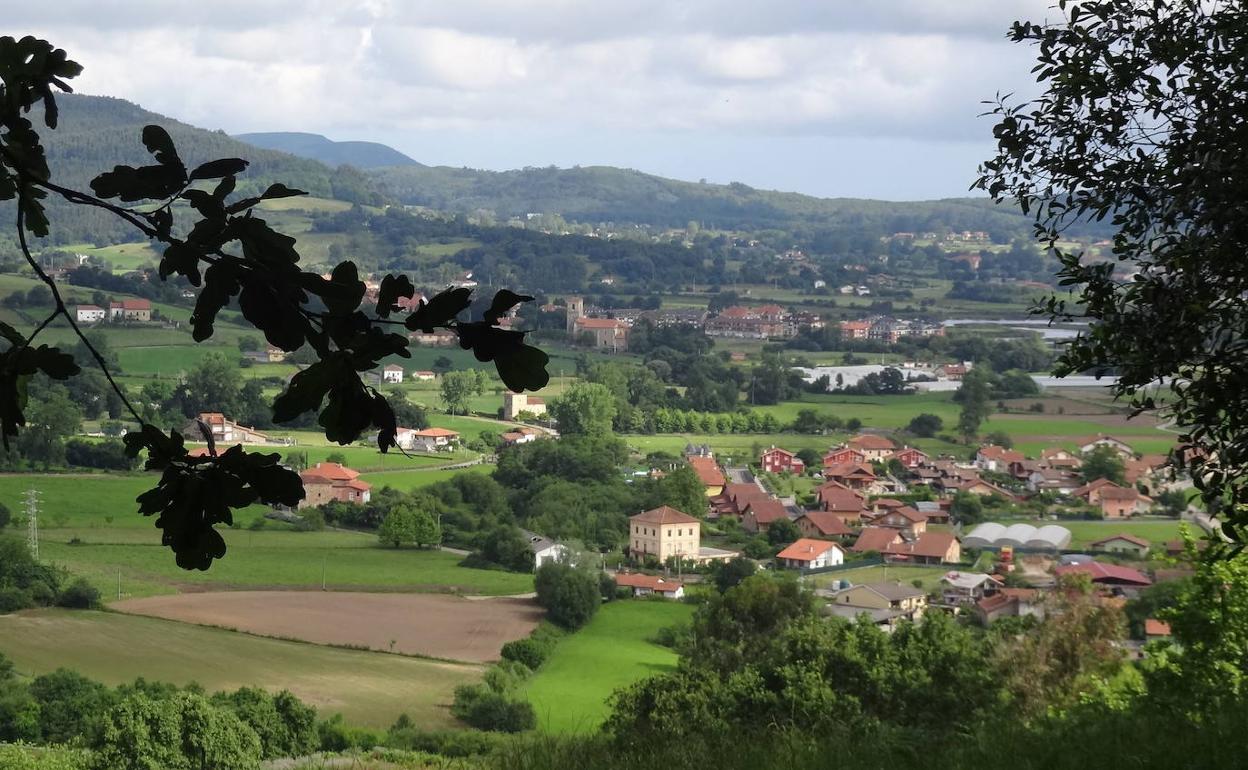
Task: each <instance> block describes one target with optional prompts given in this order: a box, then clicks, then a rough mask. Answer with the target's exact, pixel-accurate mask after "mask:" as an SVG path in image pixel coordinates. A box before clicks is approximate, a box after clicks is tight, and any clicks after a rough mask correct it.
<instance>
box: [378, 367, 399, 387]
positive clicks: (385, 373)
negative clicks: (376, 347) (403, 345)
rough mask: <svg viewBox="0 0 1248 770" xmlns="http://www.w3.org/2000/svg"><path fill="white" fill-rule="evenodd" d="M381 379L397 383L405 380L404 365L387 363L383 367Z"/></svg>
mask: <svg viewBox="0 0 1248 770" xmlns="http://www.w3.org/2000/svg"><path fill="white" fill-rule="evenodd" d="M381 381H382V382H386V383H395V384H397V383H400V382H403V367H401V366H399V365H398V364H386V365H385V366H384V367H382V369H381Z"/></svg>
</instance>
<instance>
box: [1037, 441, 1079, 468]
mask: <svg viewBox="0 0 1248 770" xmlns="http://www.w3.org/2000/svg"><path fill="white" fill-rule="evenodd" d="M1040 462H1041V463H1043V464H1044V465H1046V466H1048V467H1050V468H1062V469H1065V470H1077V469H1078V468H1079V466H1080V465H1083V457H1082V456H1080V455H1079V454H1077V453H1075V452H1071V451H1070V450H1069V449H1065V448H1063V447H1060V446H1055V447H1049V448H1047V449H1042V450H1040Z"/></svg>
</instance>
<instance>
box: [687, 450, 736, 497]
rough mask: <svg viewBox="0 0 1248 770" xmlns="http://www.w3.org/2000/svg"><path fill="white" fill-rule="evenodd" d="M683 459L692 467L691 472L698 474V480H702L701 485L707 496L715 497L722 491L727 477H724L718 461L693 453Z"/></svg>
mask: <svg viewBox="0 0 1248 770" xmlns="http://www.w3.org/2000/svg"><path fill="white" fill-rule="evenodd" d="M685 461H686V462H688V463H689V467H690V468H693V472H694V473H696V474H698V480H699V481H701V482H702V486H704V487H706V496H707V497H715V496H716V495H719V494H722V493H723V491H724V484H725V483H726V482H727V479H725V478H724V472H723V470H721V469H720V467H719V463H717V462H715V458H714V457H702V456H699V455H694V456H692V457H686V458H685Z"/></svg>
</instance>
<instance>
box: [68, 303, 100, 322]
mask: <svg viewBox="0 0 1248 770" xmlns="http://www.w3.org/2000/svg"><path fill="white" fill-rule="evenodd" d="M75 310H76V312H75V315H76V316H77V320H78V323H80V324H94V323H99V322H100V321H103V320H104V318H105V317H106V316H107V315H108V311H107V310H105V309H104V308H102V307H99V306H98V305H79V306H78V307H77V308H76V309H75Z"/></svg>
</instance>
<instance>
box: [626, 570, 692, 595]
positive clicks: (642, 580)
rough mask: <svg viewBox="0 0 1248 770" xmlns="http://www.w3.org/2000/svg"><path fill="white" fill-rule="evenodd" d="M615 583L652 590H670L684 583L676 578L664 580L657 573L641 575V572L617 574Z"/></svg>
mask: <svg viewBox="0 0 1248 770" xmlns="http://www.w3.org/2000/svg"><path fill="white" fill-rule="evenodd" d="M615 584H616V585H617V586H624V587H626V588H649V589H650V590H651V591H663V592H670V591H675V590H676V589H678V588H680V587H681V586H682V585H683V584H682V583H678V582H676V581H675V580H664V579H663V578H661V577H658V576H657V575H640V574H631V573H630V574H626V575H621V574H617V575H616V576H615Z"/></svg>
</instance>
